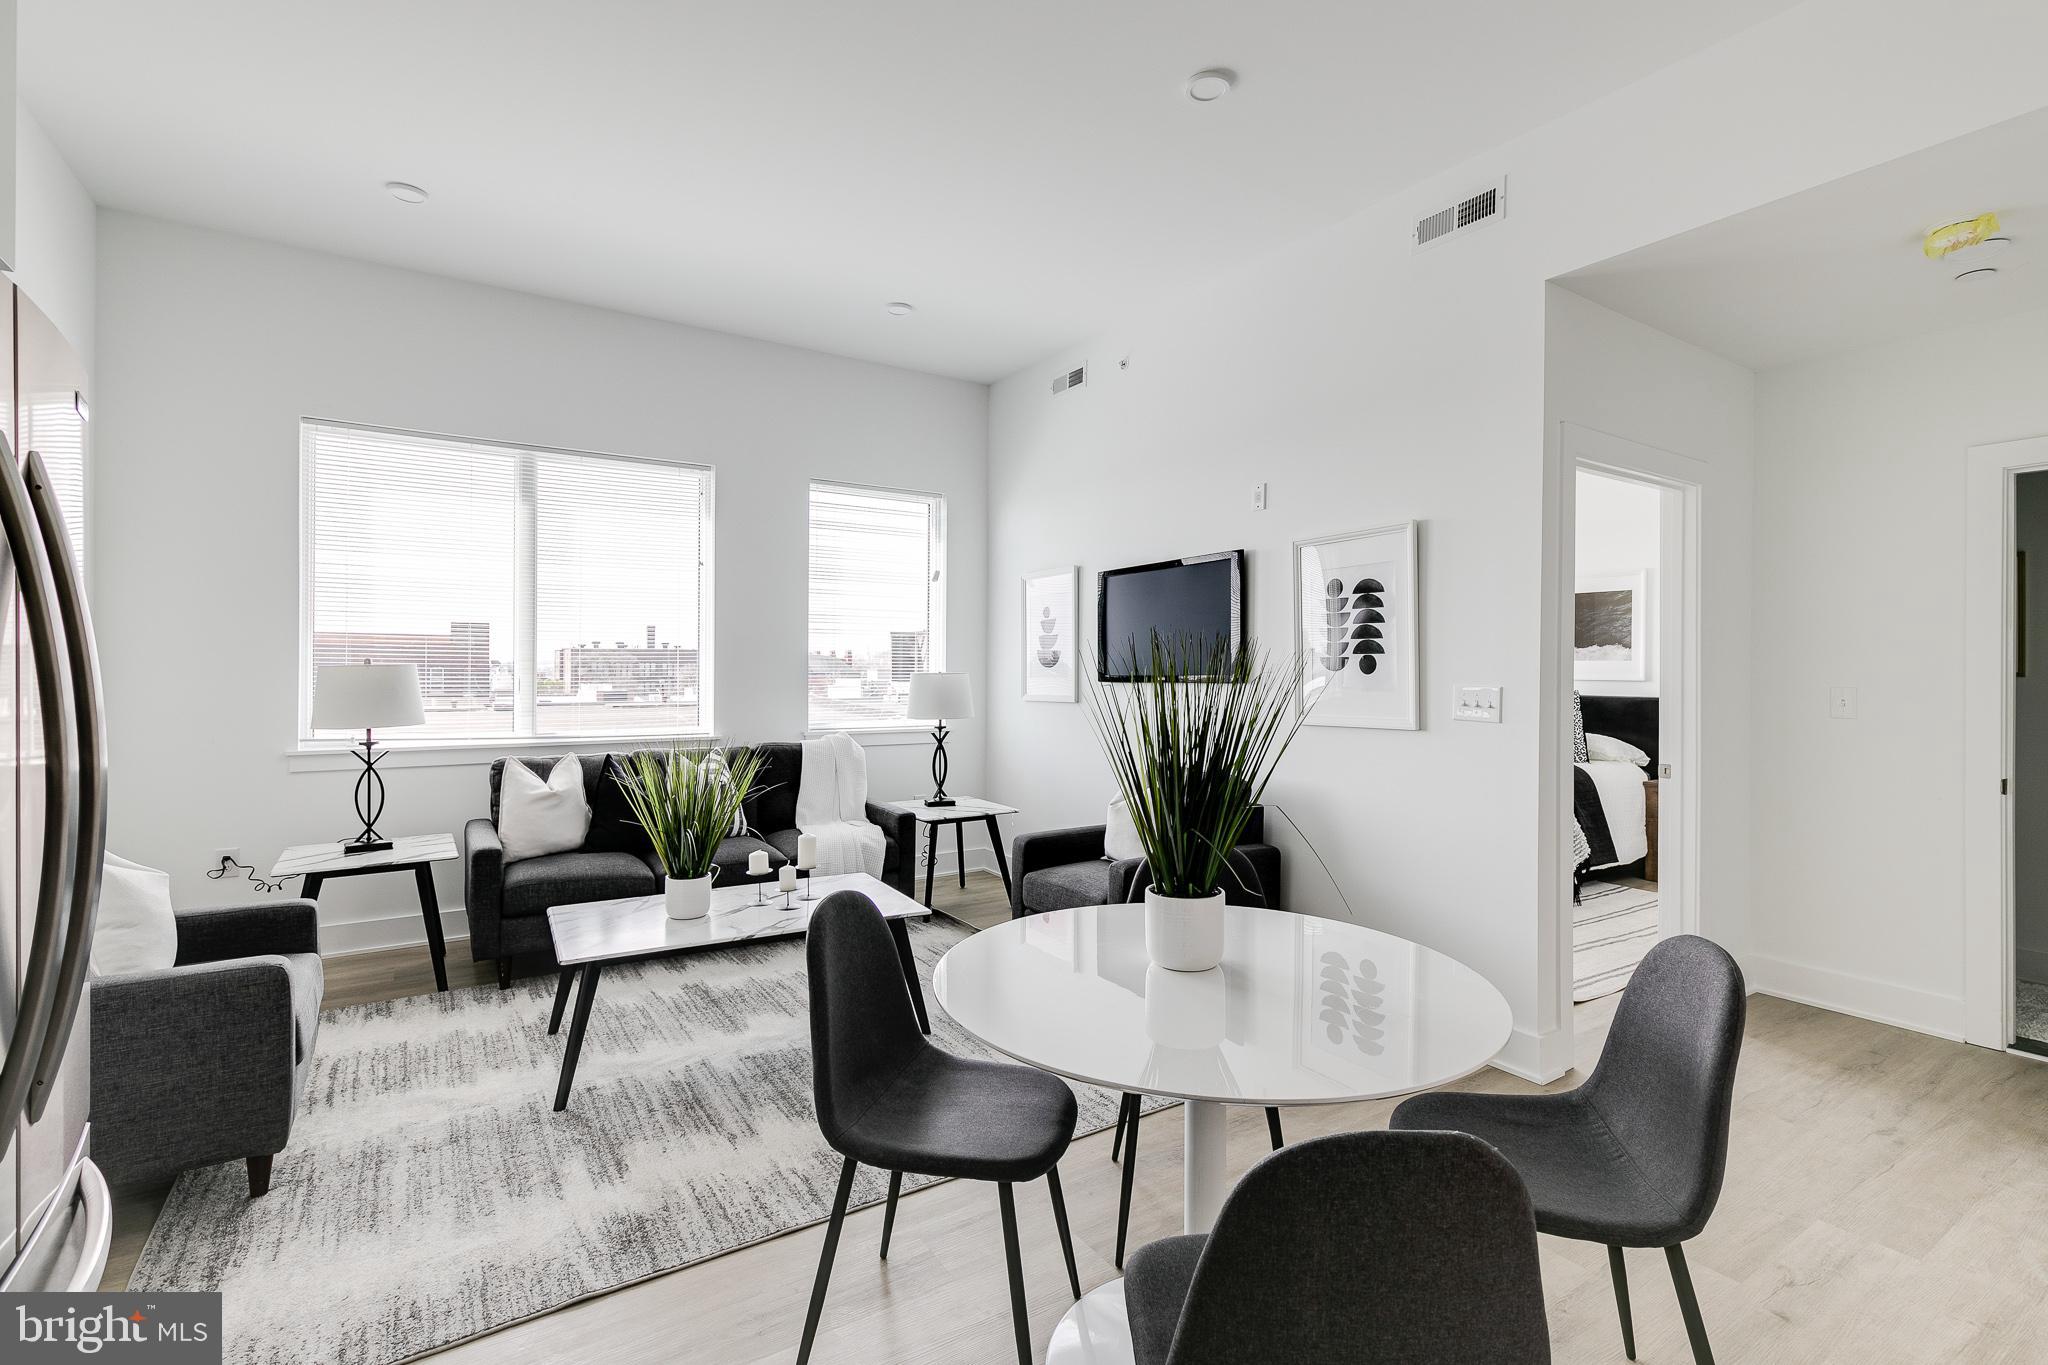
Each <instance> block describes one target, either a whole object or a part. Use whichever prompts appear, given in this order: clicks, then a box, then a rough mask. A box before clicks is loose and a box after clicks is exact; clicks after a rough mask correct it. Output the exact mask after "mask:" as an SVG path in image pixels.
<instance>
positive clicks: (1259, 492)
mask: <svg viewBox="0 0 2048 1365" xmlns="http://www.w3.org/2000/svg"><path fill="white" fill-rule="evenodd" d="M1252 510H1253V511H1254V512H1263V511H1265V510H1266V485H1264V484H1262V483H1255V484H1253V485H1252Z"/></svg>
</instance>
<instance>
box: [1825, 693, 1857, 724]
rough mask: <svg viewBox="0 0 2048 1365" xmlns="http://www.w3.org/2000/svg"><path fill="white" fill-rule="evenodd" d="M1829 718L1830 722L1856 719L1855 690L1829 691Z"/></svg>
mask: <svg viewBox="0 0 2048 1365" xmlns="http://www.w3.org/2000/svg"><path fill="white" fill-rule="evenodd" d="M1828 718H1829V719H1830V720H1854V719H1856V689H1855V688H1853V687H1830V688H1829V689H1828Z"/></svg>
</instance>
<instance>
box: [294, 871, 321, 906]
mask: <svg viewBox="0 0 2048 1365" xmlns="http://www.w3.org/2000/svg"><path fill="white" fill-rule="evenodd" d="M326 884H327V877H326V875H325V874H324V873H319V872H308V873H307V874H306V879H305V880H304V881H303V882H300V883H299V894H300V895H301V896H304V897H305V898H306V899H307V900H309V901H317V900H319V899H320V888H321V887H323V886H325V885H326Z"/></svg>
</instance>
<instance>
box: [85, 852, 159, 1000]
mask: <svg viewBox="0 0 2048 1365" xmlns="http://www.w3.org/2000/svg"><path fill="white" fill-rule="evenodd" d="M177 961H178V920H177V917H176V916H175V915H174V914H172V913H171V874H170V873H168V872H159V871H157V870H156V869H155V868H153V867H144V866H143V865H142V864H141V863H131V862H129V861H128V860H127V859H126V858H121V857H116V856H115V855H114V854H112V853H109V854H108V855H107V861H106V866H105V871H104V872H103V873H102V875H101V878H100V912H99V918H98V920H97V922H95V923H94V925H93V930H92V963H91V965H92V972H93V975H94V976H125V975H126V974H128V973H129V972H160V971H163V970H164V969H165V968H167V967H171V966H175V965H176V964H177Z"/></svg>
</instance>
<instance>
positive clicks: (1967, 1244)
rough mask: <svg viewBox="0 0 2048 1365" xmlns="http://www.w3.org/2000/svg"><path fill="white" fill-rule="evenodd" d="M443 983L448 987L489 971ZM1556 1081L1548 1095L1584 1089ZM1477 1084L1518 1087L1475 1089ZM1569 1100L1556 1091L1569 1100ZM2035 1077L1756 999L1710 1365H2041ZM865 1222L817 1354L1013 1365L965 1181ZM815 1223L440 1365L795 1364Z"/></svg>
mask: <svg viewBox="0 0 2048 1365" xmlns="http://www.w3.org/2000/svg"><path fill="white" fill-rule="evenodd" d="M938 904H939V908H941V909H943V910H947V911H949V912H952V913H955V914H956V915H958V916H959V917H961V918H963V919H967V920H969V921H971V922H981V923H986V922H992V921H993V920H995V919H997V918H1001V917H1003V916H1005V915H1006V914H1007V909H1006V908H1005V906H1004V905H1003V902H1002V888H1001V885H1000V883H998V882H997V881H996V880H995V878H993V877H990V876H986V875H984V874H976V875H974V876H971V877H970V886H969V889H968V890H967V891H965V892H962V891H960V890H959V889H958V887H957V884H955V885H950V886H946V887H942V888H941V890H940V899H939V902H938ZM468 967H469V964H467V963H462V964H460V965H459V966H458V965H457V964H455V963H453V962H451V964H450V981H451V984H452V983H453V982H455V981H457V980H462V981H482V980H486V979H488V974H487V973H484V972H481V971H479V972H476V973H474V974H472V973H471V972H470V971H469V970H468ZM430 985H431V976H430V974H429V973H428V971H427V968H426V964H425V958H424V954H423V953H422V952H421V951H419V950H409V952H398V953H392V954H367V955H364V956H361V957H354V958H346V959H337V960H336V961H334V962H332V963H330V965H329V978H328V1003H330V1004H343V1003H349V1002H351V1001H355V1000H365V999H381V998H387V997H390V996H393V995H400V994H406V993H409V992H411V991H416V990H420V989H423V988H424V987H425V986H430ZM1618 999H1619V997H1609V998H1607V999H1605V1000H1600V1001H1595V1002H1593V1003H1592V1004H1590V1005H1585V1006H1581V1007H1580V1008H1579V1011H1578V1015H1579V1021H1580V1030H1579V1061H1580V1066H1581V1068H1582V1069H1584V1068H1586V1067H1589V1066H1590V1065H1591V1064H1592V1062H1593V1060H1594V1059H1595V1058H1597V1056H1598V1055H1599V1050H1600V1045H1601V1042H1602V1041H1603V1039H1604V1037H1605V1033H1606V1025H1607V1021H1608V1019H1609V1018H1611V1016H1612V1013H1613V1009H1614V1006H1615V1004H1616V1003H1617V1001H1618ZM1574 1083H1576V1078H1568V1080H1567V1081H1566V1082H1564V1083H1561V1086H1562V1085H1567V1084H1574ZM1466 1085H1467V1086H1469V1087H1471V1088H1479V1089H1490V1090H1501V1091H1527V1090H1529V1089H1531V1088H1532V1087H1530V1086H1528V1085H1526V1084H1524V1083H1523V1082H1520V1081H1517V1080H1515V1079H1513V1078H1511V1077H1508V1076H1505V1075H1502V1074H1500V1073H1498V1072H1484V1073H1481V1075H1480V1076H1478V1077H1475V1078H1473V1079H1472V1080H1471V1081H1469V1082H1467V1083H1466ZM1561 1086H1560V1088H1561ZM1391 1108H1392V1106H1391V1104H1387V1103H1379V1104H1361V1105H1343V1106H1332V1107H1327V1108H1315V1109H1290V1110H1288V1111H1286V1124H1287V1133H1288V1136H1289V1137H1290V1138H1302V1137H1308V1136H1312V1135H1315V1134H1319V1133H1326V1132H1337V1131H1343V1130H1349V1129H1357V1128H1366V1127H1378V1126H1382V1125H1383V1124H1384V1123H1385V1121H1386V1117H1387V1113H1388V1111H1389V1110H1390V1109H1391ZM2044 1137H2048V1066H2044V1065H2040V1064H2036V1063H2033V1062H2029V1061H2025V1060H2022V1059H2019V1058H2015V1057H2011V1056H2007V1055H2005V1054H2002V1053H1996V1052H1991V1051H1987V1050H1985V1049H1982V1048H1971V1047H1967V1046H1964V1045H1962V1044H1959V1043H1948V1042H1943V1041H1941V1040H1939V1039H1935V1038H1929V1037H1926V1036H1924V1035H1920V1034H1915V1033H1908V1032H1905V1031H1903V1030H1899V1029H1893V1028H1887V1027H1885V1026H1883V1025H1879V1024H1872V1023H1868V1022H1866V1021H1863V1020H1860V1019H1852V1018H1849V1017H1847V1016H1844V1015H1836V1014H1830V1013H1828V1012H1826V1011H1822V1010H1816V1009H1811V1008H1808V1007H1806V1006H1802V1005H1794V1004H1790V1003H1787V1002H1785V1001H1781V1000H1774V999H1771V998H1768V997H1764V996H1753V997H1751V999H1750V1014H1749V1027H1748V1031H1747V1034H1746V1039H1745V1044H1744V1052H1743V1060H1742V1069H1741V1072H1740V1075H1739V1078H1738V1082H1737V1097H1736V1114H1735V1128H1734V1141H1733V1145H1732V1149H1731V1152H1730V1157H1729V1170H1728V1180H1727V1184H1726V1187H1725V1189H1724V1191H1723V1193H1722V1197H1721V1203H1720V1208H1719V1210H1718V1212H1717V1214H1716V1216H1715V1218H1714V1222H1713V1224H1712V1225H1711V1226H1710V1227H1709V1228H1708V1230H1707V1232H1706V1234H1705V1235H1704V1236H1702V1237H1701V1238H1699V1239H1698V1240H1697V1241H1696V1242H1694V1243H1692V1244H1691V1245H1690V1246H1689V1247H1688V1248H1687V1253H1688V1256H1689V1258H1690V1260H1691V1264H1692V1272H1693V1278H1694V1282H1695V1284H1696V1285H1697V1286H1698V1289H1699V1294H1700V1301H1701V1306H1702V1310H1703V1312H1704V1314H1705V1316H1706V1321H1707V1327H1708V1331H1709V1333H1710V1334H1711V1335H1712V1338H1713V1344H1714V1349H1715V1353H1716V1355H1717V1357H1718V1358H1719V1359H1720V1360H1722V1361H1724V1362H1741V1361H1758V1362H1766V1361H1767V1362H1772V1365H1777V1363H1778V1362H1787V1363H1790V1362H1824V1361H1841V1362H1858V1365H1862V1363H1864V1362H1873V1361H1886V1362H1889V1361H1900V1362H1906V1361H1915V1362H1917V1361H1930V1362H1932V1361H1944V1362H1945V1361H1968V1362H1971V1365H1999V1363H2001V1362H2009V1363H2011V1365H2019V1363H2020V1362H2041V1361H2048V1141H2044ZM1180 1147H1181V1135H1180V1124H1179V1111H1178V1110H1168V1111H1166V1112H1164V1113H1161V1114H1157V1115H1154V1116H1152V1117H1150V1118H1148V1119H1146V1120H1145V1122H1144V1128H1143V1133H1142V1136H1141V1138H1140V1156H1139V1162H1138V1175H1137V1191H1136V1196H1135V1201H1134V1210H1133V1215H1132V1216H1133V1223H1134V1226H1133V1230H1132V1236H1133V1241H1134V1243H1138V1242H1144V1241H1147V1240H1150V1239H1152V1238H1154V1237H1160V1236H1165V1235H1167V1234H1170V1233H1174V1232H1178V1231H1179V1230H1180V1229H1179V1223H1180ZM1266 1148H1267V1142H1266V1132H1265V1122H1264V1118H1263V1116H1262V1115H1261V1114H1260V1113H1259V1112H1257V1111H1256V1110H1252V1111H1246V1112H1243V1113H1237V1114H1233V1116H1232V1120H1231V1128H1230V1156H1231V1160H1232V1162H1233V1164H1234V1166H1235V1167H1236V1168H1238V1169H1242V1168H1244V1167H1246V1166H1249V1165H1250V1164H1251V1163H1252V1162H1253V1161H1255V1160H1257V1159H1258V1158H1259V1157H1260V1156H1262V1155H1263V1154H1264V1153H1265V1151H1266ZM1061 1173H1062V1176H1063V1178H1064V1180H1065V1184H1066V1191H1067V1204H1068V1208H1069V1211H1070V1212H1071V1213H1072V1215H1073V1221H1074V1238H1075V1253H1076V1255H1077V1257H1078V1259H1079V1261H1080V1267H1081V1280H1082V1286H1083V1288H1084V1289H1085V1288H1092V1287H1094V1286H1095V1285H1097V1284H1100V1283H1102V1282H1104V1281H1106V1280H1108V1279H1110V1278H1112V1277H1113V1276H1114V1275H1115V1273H1116V1272H1115V1269H1114V1267H1113V1266H1112V1265H1111V1264H1110V1256H1111V1254H1112V1252H1113V1249H1114V1246H1115V1238H1116V1199H1117V1180H1118V1168H1117V1167H1116V1166H1114V1165H1112V1164H1111V1163H1110V1161H1109V1135H1108V1134H1107V1133H1104V1134H1100V1135H1098V1136H1094V1137H1089V1138H1084V1139H1082V1140H1081V1141H1079V1142H1077V1143H1075V1144H1074V1147H1073V1150H1072V1151H1071V1152H1070V1154H1069V1155H1068V1157H1067V1159H1066V1161H1065V1162H1063V1163H1062V1165H1061ZM160 1201H161V1196H160V1195H158V1196H157V1197H156V1198H155V1199H147V1198H145V1199H143V1200H141V1201H137V1200H132V1199H131V1200H128V1201H127V1202H125V1203H124V1204H122V1205H121V1208H120V1217H119V1219H118V1220H117V1224H118V1226H117V1232H116V1243H115V1249H114V1253H115V1254H114V1259H113V1261H112V1262H110V1265H109V1271H108V1280H109V1282H110V1283H119V1284H125V1282H126V1277H127V1273H128V1269H129V1268H130V1267H132V1265H133V1263H134V1258H135V1255H136V1253H137V1252H138V1251H139V1250H140V1248H141V1244H142V1239H143V1237H144V1236H146V1234H147V1229H148V1225H149V1222H150V1220H152V1219H153V1218H154V1217H155V1210H156V1207H157V1206H158V1204H160ZM1018 1210H1019V1218H1020V1222H1021V1224H1022V1238H1023V1254H1024V1264H1025V1277H1026V1287H1027V1290H1028V1293H1029V1306H1030V1311H1031V1321H1032V1332H1033V1340H1034V1343H1035V1345H1036V1348H1037V1349H1038V1350H1039V1351H1040V1352H1043V1350H1044V1347H1045V1343H1046V1340H1047V1338H1048V1337H1049V1336H1050V1334H1051V1331H1052V1328H1053V1325H1054V1324H1055V1323H1056V1322H1057V1321H1058V1320H1059V1317H1060V1314H1062V1313H1063V1312H1065V1311H1066V1308H1067V1306H1068V1304H1069V1303H1070V1302H1071V1300H1070V1297H1069V1295H1068V1292H1067V1289H1066V1283H1065V1281H1066V1277H1065V1276H1064V1274H1062V1273H1061V1269H1060V1256H1059V1244H1058V1240H1057V1238H1056V1235H1055V1233H1054V1230H1053V1223H1052V1215H1051V1211H1050V1207H1049V1205H1048V1204H1047V1202H1046V1198H1045V1195H1044V1193H1043V1191H1042V1190H1039V1189H1029V1188H1027V1189H1025V1190H1023V1191H1020V1197H1019V1199H1018ZM880 1229H881V1210H880V1209H879V1208H876V1209H871V1210H864V1211H862V1212H859V1213H856V1214H853V1215H851V1216H849V1218H848V1220H847V1225H846V1232H845V1235H844V1237H843V1239H842V1241H841V1243H840V1249H839V1260H838V1266H837V1270H836V1272H835V1274H834V1276H833V1283H832V1293H831V1297H830V1300H829V1301H828V1303H827V1304H826V1308H825V1317H824V1323H823V1327H822V1329H821V1331H820V1336H819V1343H818V1349H817V1351H816V1353H815V1355H814V1356H813V1359H814V1360H816V1361H817V1362H819V1365H827V1363H828V1362H862V1363H863V1365H869V1363H871V1362H885V1361H886V1362H906V1363H910V1362H917V1363H919V1365H953V1363H954V1362H983V1361H993V1362H1001V1361H1005V1360H1008V1359H1012V1358H1013V1352H1012V1348H1011V1346H1010V1325H1009V1302H1008V1291H1007V1289H1006V1287H1005V1277H1004V1269H1003V1251H1002V1237H1001V1232H1000V1228H999V1224H998V1222H997V1218H996V1208H995V1193H994V1191H993V1190H992V1189H991V1188H989V1187H988V1186H986V1185H980V1184H972V1183H968V1182H961V1181H955V1182H951V1183H948V1184H943V1185H938V1186H934V1187H932V1188H931V1189H928V1190H924V1191H920V1192H918V1193H916V1194H911V1195H906V1196H904V1199H903V1202H902V1207H901V1209H900V1211H899V1213H898V1215H897V1221H896V1231H895V1237H894V1241H893V1244H892V1246H891V1248H890V1257H889V1260H888V1261H887V1262H886V1263H883V1262H881V1261H878V1260H877V1259H876V1257H875V1255H874V1248H875V1244H876V1240H877V1238H878V1236H879V1234H880ZM822 1239H823V1230H822V1228H808V1229H804V1230H801V1231H798V1232H794V1233H791V1234H789V1235H788V1236H785V1237H779V1238H776V1239H774V1240H772V1241H769V1242H765V1243H762V1244H760V1245H759V1246H754V1247H748V1248H745V1249H743V1250H740V1251H736V1252H732V1253H730V1254H728V1255H726V1256H722V1257H719V1258H717V1259H715V1260H712V1261H707V1262H704V1263H702V1264H700V1265H697V1266H693V1267H690V1268H688V1269H685V1270H680V1271H676V1272H674V1273H672V1274H669V1275H664V1276H661V1277H659V1278H657V1279H653V1280H649V1281H646V1282H644V1283H642V1284H639V1285H634V1286H631V1287H629V1288H626V1289H622V1290H619V1291H617V1292H615V1293H612V1294H608V1295H605V1296H604V1297H602V1298H598V1299H593V1300H589V1301H587V1302H584V1303H580V1304H576V1305H572V1306H571V1307H568V1308H565V1309H563V1310H561V1311H559V1312H556V1313H551V1314H549V1315H547V1316H545V1317H542V1318H538V1319H535V1320H533V1321H531V1322H528V1323H523V1324H521V1325H519V1326H516V1327H513V1328H509V1329H507V1330H505V1331H503V1332H499V1333H496V1334H494V1335H492V1336H489V1337H484V1338H480V1339H478V1340H476V1341H473V1342H470V1343H467V1344H464V1345H461V1346H457V1347H454V1348H452V1349H451V1350H450V1351H448V1352H446V1353H444V1355H443V1357H442V1358H444V1359H457V1360H461V1361H465V1362H467V1361H477V1362H486V1361H488V1362H491V1363H492V1365H507V1363H512V1365H517V1363H518V1362H527V1361H532V1362H562V1361H585V1360H590V1361H596V1360H603V1361H606V1362H641V1361H645V1362H668V1361H675V1360H685V1359H687V1360H689V1361H692V1362H702V1363H703V1365H755V1363H756V1362H770V1361H774V1362H787V1361H789V1360H791V1359H792V1358H793V1357H794V1354H795V1344H796V1340H797V1337H798V1335H799V1333H800V1332H801V1329H802V1323H803V1314H804V1309H805V1305H806V1303H807V1300H808V1296H809V1293H810V1286H811V1278H812V1275H813V1273H814V1272H815V1270H816V1267H817V1256H818V1249H819V1245H820V1243H821V1241H822ZM1629 1266H1630V1271H1631V1275H1632V1285H1633V1289H1634V1301H1635V1316H1636V1337H1637V1347H1638V1351H1637V1354H1638V1357H1639V1359H1641V1360H1642V1361H1645V1362H1671V1365H1680V1363H1681V1362H1685V1361H1688V1360H1690V1358H1691V1357H1690V1354H1689V1352H1688V1351H1687V1349H1686V1345H1685V1335H1684V1329H1683V1327H1682V1326H1681V1324H1680V1322H1679V1319H1678V1311H1677V1306H1676V1303H1675V1302H1674V1300H1673V1298H1672V1296H1671V1290H1670V1282H1669V1280H1668V1279H1667V1278H1666V1277H1665V1272H1664V1268H1663V1257H1662V1256H1661V1255H1659V1254H1657V1253H1655V1252H1632V1253H1630V1258H1629ZM1543 1274H1544V1285H1545V1289H1546V1292H1547V1297H1548V1301H1549V1308H1550V1326H1551V1336H1552V1340H1553V1342H1554V1346H1555V1358H1556V1359H1557V1360H1558V1361H1559V1362H1578V1361H1616V1362H1618V1361H1620V1360H1622V1352H1621V1338H1620V1333H1619V1331H1618V1329H1617V1327H1616V1325H1615V1316H1614V1304H1613V1299H1612V1296H1611V1291H1610V1290H1609V1287H1608V1279H1607V1266H1606V1255H1605V1252H1604V1251H1603V1250H1602V1249H1601V1248H1598V1247H1591V1246H1586V1245H1583V1244H1579V1243H1574V1242H1564V1241H1558V1240H1556V1239H1551V1238H1545V1239H1543Z"/></svg>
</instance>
